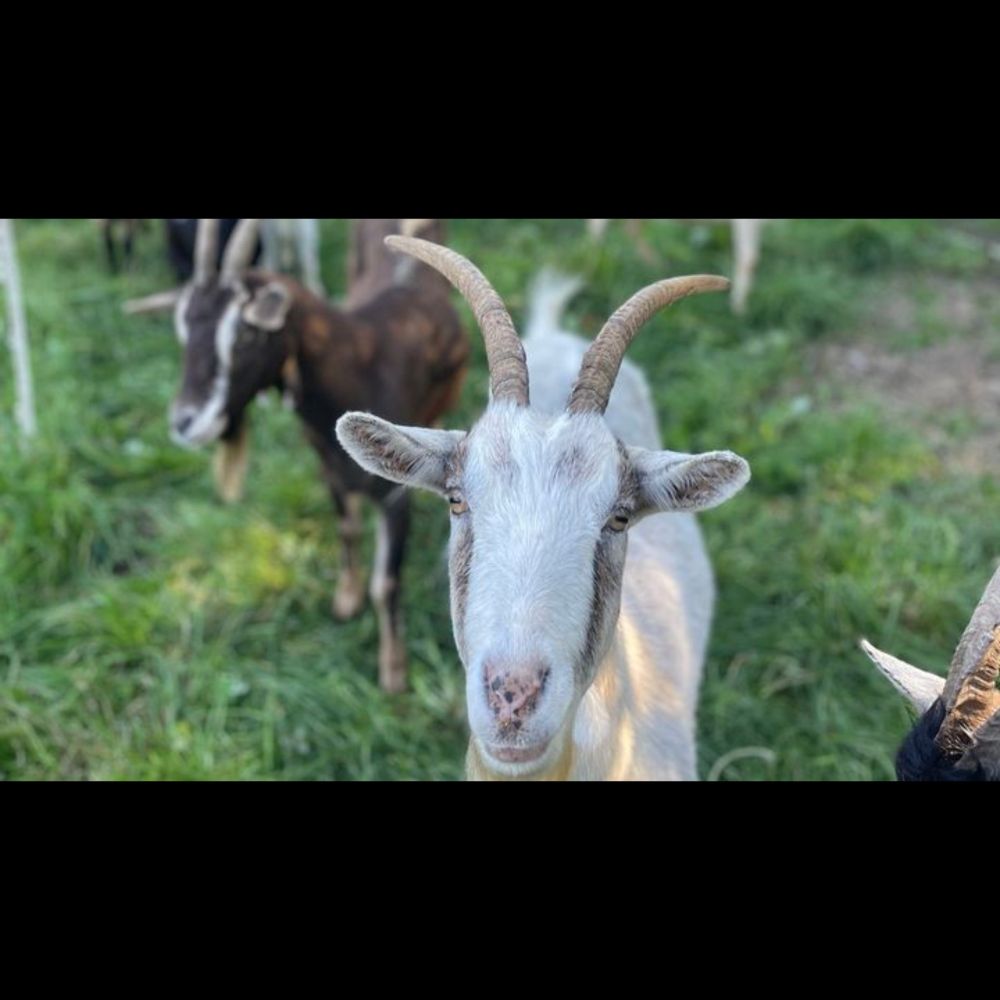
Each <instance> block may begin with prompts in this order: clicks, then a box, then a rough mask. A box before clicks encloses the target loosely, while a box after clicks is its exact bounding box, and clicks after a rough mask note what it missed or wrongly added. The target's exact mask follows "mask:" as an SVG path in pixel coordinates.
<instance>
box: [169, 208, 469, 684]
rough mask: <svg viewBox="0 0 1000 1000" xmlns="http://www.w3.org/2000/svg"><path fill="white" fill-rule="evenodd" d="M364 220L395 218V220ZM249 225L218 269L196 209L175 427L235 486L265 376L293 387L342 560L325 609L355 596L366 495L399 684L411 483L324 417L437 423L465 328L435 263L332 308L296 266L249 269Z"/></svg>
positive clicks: (458, 371) (376, 598)
mask: <svg viewBox="0 0 1000 1000" xmlns="http://www.w3.org/2000/svg"><path fill="white" fill-rule="evenodd" d="M361 221H362V222H364V223H369V222H371V223H376V222H378V223H379V225H383V226H384V225H391V228H392V229H393V230H394V231H395V232H399V231H400V228H401V227H400V223H399V222H398V220H361ZM258 231H259V220H257V219H244V220H242V221H241V222H240V224H239V226H237V228H236V230H235V232H234V233H233V237H232V240H231V241H230V244H229V246H228V247H227V248H226V251H225V254H224V256H223V261H222V267H221V271H219V272H218V273H217V272H216V267H215V261H216V259H217V246H218V232H219V227H218V220H216V219H202V220H201V224H200V226H199V228H198V239H197V252H196V267H195V274H194V279H193V281H192V282H191V283H190V284H189V285H187V286H186V287H185V288H184V289H183V291H182V293H181V295H180V297H179V300H178V302H177V306H176V311H175V326H176V330H177V336H178V338H179V340H180V342H181V344H182V345H183V347H184V373H183V379H182V384H181V388H180V391H179V393H178V395H177V398H176V399H175V401H174V404H173V407H172V411H171V420H170V423H171V433H172V436H173V437H174V439H175V440H176V441H177V442H178V443H179V444H182V445H185V446H187V447H198V446H203V445H207V444H210V443H212V442H220V446H219V448H218V450H217V456H216V477H217V483H218V486H219V490H220V492H221V494H222V495H223V496H224V497H226V498H229V499H232V498H235V497H236V496H238V495H239V492H240V489H241V487H242V482H243V478H244V476H245V472H246V457H247V422H246V415H247V407H248V406H249V404H250V403H251V402H252V400H253V399H254V397H255V396H256V395H257V394H258V393H260V392H263V391H266V390H267V389H271V388H275V389H278V390H280V391H282V392H287V393H288V395H289V396H290V398H291V400H292V402H293V406H294V408H295V411H296V413H297V414H298V417H299V419H300V421H301V422H302V425H303V430H304V431H305V435H306V438H307V440H308V441H309V443H310V444H311V445H312V447H313V449H314V450H315V451H316V453H317V454H318V455H319V458H320V462H321V468H322V474H323V478H324V480H325V481H326V484H327V487H328V489H329V491H330V496H331V499H332V501H333V504H334V507H335V509H336V512H337V518H338V524H339V533H340V541H341V544H340V573H339V580H338V583H337V590H336V593H335V595H334V598H333V612H334V615H335V616H336V617H337V618H339V619H341V620H346V619H348V618H352V617H354V616H355V615H357V614H358V613H359V612H360V611H361V610H362V608H363V607H364V600H365V592H364V579H363V573H362V570H361V565H360V557H361V538H362V533H363V528H364V522H363V502H364V500H365V499H369V500H371V501H372V502H373V503H374V504H375V506H376V508H377V510H378V515H379V522H378V533H377V544H376V553H375V566H374V569H373V572H372V578H371V587H370V595H371V598H372V601H373V603H374V605H375V609H376V612H377V614H378V618H379V682H380V684H381V686H382V688H383V689H384V690H386V691H390V692H395V691H401V690H403V688H405V686H406V679H407V657H406V647H405V643H404V638H403V621H402V611H401V601H400V593H401V585H400V572H401V567H402V563H403V557H404V553H405V547H406V539H407V533H408V530H409V516H410V515H409V511H410V501H409V495H408V494H407V492H406V491H405V490H402V489H399V488H397V487H394V486H392V485H390V484H389V483H387V482H386V481H385V480H383V479H379V478H375V477H372V476H369V475H367V474H365V473H364V472H362V470H361V469H359V468H358V466H357V465H356V464H355V463H354V462H352V461H351V460H350V458H349V457H348V456H347V454H346V453H345V452H344V451H343V449H342V448H341V446H340V445H339V444H338V443H337V440H336V438H335V436H334V433H333V428H334V425H335V424H336V422H337V419H338V418H339V417H340V416H342V415H343V414H344V413H345V412H347V411H348V410H357V409H363V410H367V411H370V412H372V413H376V414H380V415H382V416H384V417H385V418H386V419H388V420H393V421H403V422H407V423H434V422H435V421H437V420H438V419H439V418H440V417H441V416H442V415H443V414H444V413H445V412H446V411H447V410H448V409H449V408H450V407H451V406H453V405H454V404H455V403H456V402H457V400H458V397H459V393H460V391H461V386H462V382H463V379H464V375H465V370H466V365H467V363H468V358H469V342H468V338H467V337H466V336H465V333H464V331H463V329H462V326H461V323H460V321H459V318H458V315H457V313H456V312H455V309H454V308H453V306H452V305H451V302H450V298H449V296H450V290H449V289H448V287H447V285H446V284H444V283H443V282H442V280H441V278H440V276H439V275H438V274H437V273H436V272H435V271H433V270H432V269H431V268H428V267H425V266H422V265H421V266H418V267H416V268H409V269H406V270H405V272H397V276H396V278H395V279H394V280H392V281H390V282H388V283H387V284H386V285H384V287H383V288H382V289H381V291H380V292H378V294H376V295H374V296H372V297H371V298H369V299H368V300H367V301H366V302H365V303H364V304H362V305H360V306H358V307H355V308H351V309H342V308H337V307H336V306H333V305H330V304H328V303H327V302H325V301H324V300H323V299H321V298H320V297H319V296H317V295H314V294H313V293H312V292H310V291H309V290H308V289H306V288H304V287H303V286H302V285H301V284H299V283H298V282H297V281H296V280H295V279H294V278H290V277H287V276H285V275H277V274H272V273H269V272H266V271H258V270H251V269H249V268H248V264H249V261H250V257H251V254H252V252H253V247H254V245H255V243H256V239H257V234H258ZM382 253H383V254H384V253H386V251H385V250H384V249H383V250H382ZM362 277H363V275H359V276H358V280H360V279H361V278H362Z"/></svg>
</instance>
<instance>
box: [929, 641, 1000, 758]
mask: <svg viewBox="0 0 1000 1000" xmlns="http://www.w3.org/2000/svg"><path fill="white" fill-rule="evenodd" d="M998 676H1000V627H998V628H997V629H996V631H994V633H993V637H992V641H991V642H990V644H989V646H987V648H986V652H985V653H983V656H982V659H980V661H979V663H978V664H976V666H975V668H974V669H973V671H972V673H970V674H969V676H968V677H967V678H966V680H965V683H964V684H963V685H962V686H961V688H959V691H958V695H957V697H956V699H955V707H954V708H953V709H952V710H951V712H950V713H949V714H948V715H947V716H946V717H945V720H944V722H942V723H941V728H940V729H939V730H938V734H937V736H936V737H935V739H934V742H935V743H936V744H937V745H938V747H939V748H940V749H941V750H943V751H944V752H945V753H946V754H951V755H956V754H962V753H965V751H966V750H968V749H969V748H970V747H971V746H972V745H973V744H974V743H975V742H976V740H977V736H978V733H979V730H980V729H981V728H982V727H983V726H985V725H986V723H988V722H989V721H990V719H992V718H993V716H994V715H996V714H997V713H998V712H1000V691H997V677H998Z"/></svg>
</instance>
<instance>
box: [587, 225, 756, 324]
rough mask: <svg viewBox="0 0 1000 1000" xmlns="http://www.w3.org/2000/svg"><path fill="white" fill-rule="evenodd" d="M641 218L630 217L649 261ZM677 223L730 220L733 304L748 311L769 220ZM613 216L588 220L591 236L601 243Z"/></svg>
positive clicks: (632, 230)
mask: <svg viewBox="0 0 1000 1000" xmlns="http://www.w3.org/2000/svg"><path fill="white" fill-rule="evenodd" d="M639 221H640V220H639V219H629V220H628V223H629V225H630V235H631V237H632V239H633V240H634V241H635V242H636V245H637V246H638V248H639V252H640V253H641V254H642V255H643V257H645V258H646V259H647V260H649V259H650V258H651V255H652V250H651V248H650V247H649V244H647V243H646V242H645V241H643V240H642V235H641V231H640V229H639V226H638V223H639ZM675 221H677V222H705V223H722V222H728V223H730V225H731V226H732V230H733V255H734V257H735V261H734V265H733V270H734V275H735V277H734V278H733V291H732V299H731V301H732V305H733V312H734V313H738V314H741V313H744V312H746V307H747V300H748V299H749V298H750V291H751V289H752V288H753V279H754V275H755V274H756V273H757V264H758V262H759V261H760V242H761V232H762V231H763V229H764V224H765V223H766V222H767V221H768V220H767V219H676V220H675ZM609 222H611V220H610V219H588V220H587V231H588V232H589V233H590V235H591V237H592V238H593V239H594V240H596V241H598V242H600V241H601V240H602V239H603V238H604V234H605V233H606V232H607V229H608V223H609Z"/></svg>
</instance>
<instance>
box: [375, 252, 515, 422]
mask: <svg viewBox="0 0 1000 1000" xmlns="http://www.w3.org/2000/svg"><path fill="white" fill-rule="evenodd" d="M385 243H386V246H388V247H390V248H391V249H393V250H399V251H402V252H403V253H406V254H409V255H410V256H411V257H416V258H417V260H422V261H423V262H424V263H425V264H429V265H430V266H431V267H433V268H434V269H435V270H436V271H440V272H441V274H443V275H444V276H445V277H446V278H447V279H448V280H449V281H450V282H451V283H452V284H453V285H454V286H455V287H456V288H457V289H458V290H459V292H461V294H462V298H464V299H465V301H466V302H468V303H469V305H470V306H471V307H472V311H473V313H474V314H475V317H476V322H477V323H478V324H479V329H480V330H482V332H483V340H484V341H485V343H486V358H487V361H488V363H489V369H490V389H491V390H492V392H493V399H494V400H502V399H510V400H513V401H514V402H515V403H516V404H517V405H518V406H527V405H528V365H527V362H526V361H525V357H524V347H523V346H522V344H521V340H520V338H519V337H518V335H517V330H515V329H514V321H513V320H512V319H511V318H510V313H509V312H507V307H506V306H505V305H504V304H503V299H501V298H500V296H499V295H497V293H496V292H495V291H494V289H493V286H492V285H491V284H490V283H489V282H488V281H487V280H486V278H485V277H483V275H482V273H481V272H480V271H479V269H478V268H477V267H476V266H475V265H474V264H472V263H470V262H469V261H467V260H466V259H465V258H464V257H463V256H462V255H461V254H457V253H455V251H454V250H449V249H448V248H447V247H442V246H439V245H438V244H437V243H429V242H428V241H427V240H417V239H411V238H410V237H407V236H387V237H386V240H385Z"/></svg>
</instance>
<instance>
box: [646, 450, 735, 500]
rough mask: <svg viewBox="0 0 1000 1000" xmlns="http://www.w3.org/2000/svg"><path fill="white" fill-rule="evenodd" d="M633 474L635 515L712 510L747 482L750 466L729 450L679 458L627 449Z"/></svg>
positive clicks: (670, 453)
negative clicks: (636, 495)
mask: <svg viewBox="0 0 1000 1000" xmlns="http://www.w3.org/2000/svg"><path fill="white" fill-rule="evenodd" d="M628 453H629V459H630V460H631V462H632V468H633V470H634V471H635V475H636V486H637V490H638V497H637V501H638V503H637V506H638V510H637V513H639V514H653V513H656V512H657V511H681V510H683V511H699V510H711V508H712V507H718V506H719V504H721V503H725V502H726V501H727V500H728V499H729V498H730V497H732V496H735V495H736V494H737V493H739V491H740V490H741V489H743V487H744V486H746V484H747V483H748V482H749V481H750V466H749V465H748V464H747V462H746V460H745V459H742V458H740V456H739V455H734V454H733V453H732V452H731V451H711V452H708V453H707V454H704V455H682V454H679V453H678V452H674V451H647V450H646V449H645V448H629V450H628Z"/></svg>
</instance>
